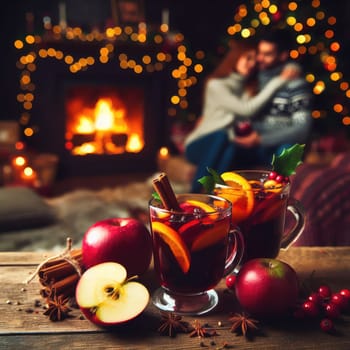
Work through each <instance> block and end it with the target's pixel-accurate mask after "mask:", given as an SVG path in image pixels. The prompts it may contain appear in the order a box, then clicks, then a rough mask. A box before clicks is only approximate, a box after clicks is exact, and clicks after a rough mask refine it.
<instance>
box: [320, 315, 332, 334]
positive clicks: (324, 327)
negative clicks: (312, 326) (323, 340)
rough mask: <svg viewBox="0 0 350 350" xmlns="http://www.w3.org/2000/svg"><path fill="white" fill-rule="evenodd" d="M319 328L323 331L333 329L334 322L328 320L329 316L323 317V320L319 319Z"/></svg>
mask: <svg viewBox="0 0 350 350" xmlns="http://www.w3.org/2000/svg"><path fill="white" fill-rule="evenodd" d="M320 328H321V329H322V330H323V331H324V332H330V331H332V330H333V329H334V324H333V321H332V320H330V319H329V318H324V319H323V320H321V322H320Z"/></svg>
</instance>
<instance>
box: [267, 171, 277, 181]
mask: <svg viewBox="0 0 350 350" xmlns="http://www.w3.org/2000/svg"><path fill="white" fill-rule="evenodd" d="M277 175H278V174H277V172H276V171H271V172H270V173H269V180H275V179H276V177H277Z"/></svg>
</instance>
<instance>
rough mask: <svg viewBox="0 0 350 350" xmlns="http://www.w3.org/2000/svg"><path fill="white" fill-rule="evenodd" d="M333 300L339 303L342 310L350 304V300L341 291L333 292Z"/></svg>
mask: <svg viewBox="0 0 350 350" xmlns="http://www.w3.org/2000/svg"><path fill="white" fill-rule="evenodd" d="M331 302H332V303H333V304H336V305H338V306H339V308H340V310H345V309H346V308H347V307H348V305H349V300H348V299H347V298H346V297H345V296H344V295H342V294H340V293H334V294H332V297H331Z"/></svg>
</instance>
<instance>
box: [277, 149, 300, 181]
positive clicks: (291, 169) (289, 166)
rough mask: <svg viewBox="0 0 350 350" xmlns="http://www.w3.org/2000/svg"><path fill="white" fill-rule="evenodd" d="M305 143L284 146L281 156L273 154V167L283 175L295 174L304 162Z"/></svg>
mask: <svg viewBox="0 0 350 350" xmlns="http://www.w3.org/2000/svg"><path fill="white" fill-rule="evenodd" d="M304 149H305V145H304V144H303V145H300V144H298V143H297V144H295V145H293V146H292V147H290V148H284V149H283V151H282V152H281V154H280V155H279V156H276V155H275V154H274V155H273V156H272V162H271V165H272V169H273V170H274V171H276V172H277V173H278V174H280V175H283V176H290V175H292V174H295V169H296V168H297V166H298V165H300V164H301V163H302V157H303V154H304Z"/></svg>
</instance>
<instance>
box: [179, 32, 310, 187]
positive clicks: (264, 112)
mask: <svg viewBox="0 0 350 350" xmlns="http://www.w3.org/2000/svg"><path fill="white" fill-rule="evenodd" d="M291 46H292V44H291V41H290V40H289V35H288V33H287V32H285V31H284V30H277V31H270V32H268V33H267V34H266V35H265V36H263V37H261V38H260V40H259V42H258V44H255V43H253V42H250V41H249V40H247V39H246V40H242V41H239V42H234V43H233V44H232V45H231V48H230V50H229V52H228V53H227V54H226V56H225V57H224V58H223V60H222V61H221V63H220V64H219V65H218V66H217V68H216V69H215V70H214V71H213V73H212V74H211V75H210V76H209V77H208V80H207V82H206V85H205V90H204V101H203V102H204V104H203V111H202V116H201V118H200V120H199V122H198V123H197V125H196V127H195V128H194V129H193V130H192V132H191V133H190V134H189V135H188V136H187V138H186V140H185V156H186V158H187V160H188V161H190V162H191V163H193V164H195V165H196V167H197V170H196V174H195V176H194V178H193V183H192V191H193V192H199V191H200V190H201V185H200V184H199V183H198V181H197V180H198V179H199V178H201V177H202V176H204V175H207V170H206V169H207V167H210V168H213V169H215V170H216V171H218V173H222V172H225V171H228V170H232V169H238V168H242V167H252V166H260V167H265V168H267V167H268V166H269V164H270V161H271V158H272V154H274V153H275V154H279V152H280V151H281V150H282V149H283V148H285V147H289V146H291V145H292V144H295V143H305V142H306V141H307V139H308V136H309V133H310V129H311V125H312V119H311V99H312V98H311V96H312V94H311V91H310V88H309V86H308V84H307V82H306V81H305V79H304V78H303V76H302V70H301V68H300V66H299V65H298V64H297V63H295V62H290V61H289V51H290V49H291ZM242 120H249V122H250V124H251V126H252V130H251V132H250V133H249V134H247V135H244V136H240V135H239V134H238V133H237V131H236V132H235V125H237V123H239V122H240V121H242ZM236 130H237V129H236Z"/></svg>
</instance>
